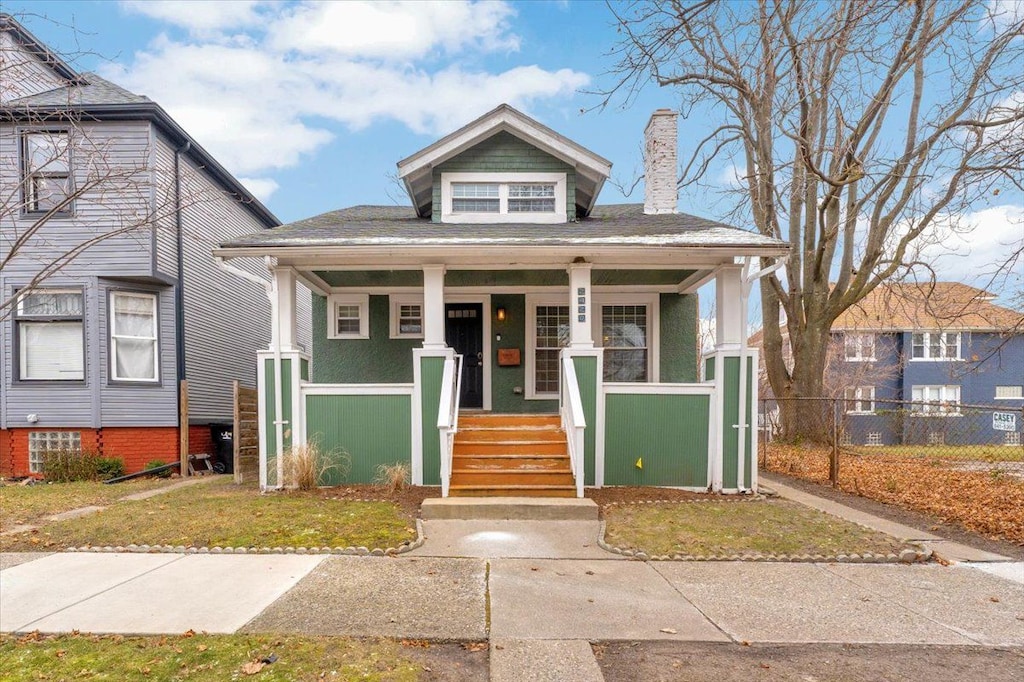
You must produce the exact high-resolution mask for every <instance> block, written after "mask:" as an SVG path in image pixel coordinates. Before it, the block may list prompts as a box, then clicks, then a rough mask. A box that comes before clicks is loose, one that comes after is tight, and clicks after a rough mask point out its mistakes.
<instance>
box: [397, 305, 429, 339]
mask: <svg viewBox="0 0 1024 682" xmlns="http://www.w3.org/2000/svg"><path fill="white" fill-rule="evenodd" d="M398 333H399V334H422V333H423V307H422V306H420V305H417V304H414V303H410V304H404V303H403V304H400V305H399V306H398Z"/></svg>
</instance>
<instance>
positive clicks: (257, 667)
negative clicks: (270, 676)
mask: <svg viewBox="0 0 1024 682" xmlns="http://www.w3.org/2000/svg"><path fill="white" fill-rule="evenodd" d="M266 667H267V664H266V663H264V662H263V661H249V662H248V663H245V664H243V665H242V674H243V675H255V674H257V673H259V672H260V671H261V670H263V669H264V668H266Z"/></svg>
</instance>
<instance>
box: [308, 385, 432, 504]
mask: <svg viewBox="0 0 1024 682" xmlns="http://www.w3.org/2000/svg"><path fill="white" fill-rule="evenodd" d="M306 438H307V441H308V442H309V443H316V444H317V446H318V447H319V449H320V451H321V452H322V453H324V454H325V456H326V457H327V459H328V461H330V462H331V463H332V465H333V466H332V467H331V468H329V469H327V470H326V471H325V472H324V474H323V475H322V476H321V479H320V484H321V485H338V484H340V483H372V482H373V480H374V478H375V477H376V476H377V467H379V466H380V465H381V464H393V463H395V462H402V463H404V464H410V463H411V461H412V398H411V397H410V396H408V395H310V396H306Z"/></svg>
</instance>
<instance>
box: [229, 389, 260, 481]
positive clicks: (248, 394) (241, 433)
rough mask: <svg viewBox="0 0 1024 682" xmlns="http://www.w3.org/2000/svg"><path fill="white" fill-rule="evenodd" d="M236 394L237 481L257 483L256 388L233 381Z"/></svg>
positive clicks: (258, 464)
mask: <svg viewBox="0 0 1024 682" xmlns="http://www.w3.org/2000/svg"><path fill="white" fill-rule="evenodd" d="M233 384H234V394H235V430H234V438H233V439H232V441H233V443H234V448H235V483H255V482H256V481H258V480H259V476H260V457H259V428H258V424H257V419H258V418H259V415H258V408H257V403H256V389H255V388H249V387H248V386H242V385H241V384H240V383H239V382H238V381H237V380H235V381H234V382H233Z"/></svg>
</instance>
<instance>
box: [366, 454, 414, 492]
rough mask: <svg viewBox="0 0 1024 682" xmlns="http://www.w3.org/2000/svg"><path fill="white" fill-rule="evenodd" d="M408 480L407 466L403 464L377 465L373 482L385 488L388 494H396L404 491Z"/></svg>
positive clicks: (408, 471)
mask: <svg viewBox="0 0 1024 682" xmlns="http://www.w3.org/2000/svg"><path fill="white" fill-rule="evenodd" d="M409 478H410V470H409V465H408V464H406V463H405V462H395V463H394V464H379V465H377V476H376V477H375V478H374V481H375V482H377V483H378V484H379V485H382V486H384V487H385V488H387V489H388V492H390V493H397V492H401V491H403V490H405V486H407V485H408V484H409Z"/></svg>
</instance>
